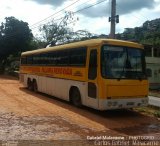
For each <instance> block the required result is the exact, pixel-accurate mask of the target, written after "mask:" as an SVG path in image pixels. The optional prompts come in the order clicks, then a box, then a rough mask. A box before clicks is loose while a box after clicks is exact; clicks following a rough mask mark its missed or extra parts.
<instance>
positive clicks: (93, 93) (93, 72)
mask: <svg viewBox="0 0 160 146" xmlns="http://www.w3.org/2000/svg"><path fill="white" fill-rule="evenodd" d="M87 90H88V92H87V101H86V102H87V105H88V106H89V107H93V108H96V109H97V108H98V97H97V95H98V94H97V92H98V90H97V49H91V50H90V54H89V63H88V87H87Z"/></svg>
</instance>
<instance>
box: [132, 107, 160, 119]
mask: <svg viewBox="0 0 160 146" xmlns="http://www.w3.org/2000/svg"><path fill="white" fill-rule="evenodd" d="M134 110H135V111H137V112H140V113H142V114H144V115H147V116H151V117H156V118H160V108H158V107H154V106H147V107H138V108H134Z"/></svg>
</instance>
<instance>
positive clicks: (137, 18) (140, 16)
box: [0, 0, 160, 34]
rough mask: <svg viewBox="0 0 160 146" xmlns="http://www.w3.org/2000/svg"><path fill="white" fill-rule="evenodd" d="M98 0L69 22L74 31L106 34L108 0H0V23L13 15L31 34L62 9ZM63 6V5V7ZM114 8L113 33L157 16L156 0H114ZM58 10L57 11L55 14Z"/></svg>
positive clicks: (158, 2) (159, 5)
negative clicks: (115, 15) (115, 22)
mask: <svg viewBox="0 0 160 146" xmlns="http://www.w3.org/2000/svg"><path fill="white" fill-rule="evenodd" d="M101 1H104V2H102V3H100V4H97V5H95V6H93V7H90V8H88V9H85V10H81V11H79V12H78V13H75V14H74V17H75V18H77V17H78V18H79V21H77V22H76V23H75V25H73V23H71V25H72V28H73V29H74V30H81V29H83V30H88V31H90V32H91V33H95V34H108V33H109V32H110V23H109V22H108V17H109V16H110V11H111V8H110V7H111V0H106V1H105V0H79V1H78V0H0V2H1V4H0V22H3V21H4V18H5V17H9V16H14V17H16V18H17V19H19V20H22V21H25V22H28V23H29V25H30V28H32V30H33V33H34V32H35V31H36V29H35V27H37V26H38V25H40V24H43V23H46V22H48V21H50V20H51V19H55V20H57V19H58V18H61V17H63V16H64V12H65V11H72V12H75V11H77V10H80V9H83V8H85V7H89V6H92V5H94V4H96V3H97V2H101ZM69 5H70V6H69ZM67 6H69V7H67ZM65 7H67V8H66V9H64V8H65ZM116 8H117V14H118V15H120V23H118V24H117V25H116V32H123V30H124V28H133V27H136V26H141V25H142V24H143V23H144V22H145V21H147V20H153V19H155V18H160V15H159V14H160V0H117V5H116ZM62 9H63V11H60V10H62ZM58 11H60V12H59V13H56V12H58ZM55 13H56V14H55ZM50 16H52V17H50ZM48 17H49V18H48ZM47 18H48V19H47ZM42 20H44V21H42ZM41 21H42V22H41ZM40 22H41V23H40ZM57 23H58V21H57Z"/></svg>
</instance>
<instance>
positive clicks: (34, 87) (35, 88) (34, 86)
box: [33, 80, 38, 92]
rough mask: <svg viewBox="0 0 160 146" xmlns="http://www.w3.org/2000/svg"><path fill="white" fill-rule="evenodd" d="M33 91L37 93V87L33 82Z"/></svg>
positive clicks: (34, 81)
mask: <svg viewBox="0 0 160 146" xmlns="http://www.w3.org/2000/svg"><path fill="white" fill-rule="evenodd" d="M33 91H34V92H38V86H37V81H36V80H33Z"/></svg>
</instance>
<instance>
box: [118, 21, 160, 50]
mask: <svg viewBox="0 0 160 146" xmlns="http://www.w3.org/2000/svg"><path fill="white" fill-rule="evenodd" d="M117 38H119V39H124V40H135V41H138V42H141V43H144V44H150V45H153V46H156V47H159V46H160V19H155V20H151V21H146V22H145V23H143V25H142V26H141V27H135V28H126V29H125V31H124V32H123V33H122V34H117Z"/></svg>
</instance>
